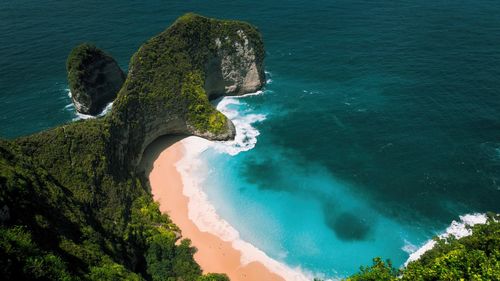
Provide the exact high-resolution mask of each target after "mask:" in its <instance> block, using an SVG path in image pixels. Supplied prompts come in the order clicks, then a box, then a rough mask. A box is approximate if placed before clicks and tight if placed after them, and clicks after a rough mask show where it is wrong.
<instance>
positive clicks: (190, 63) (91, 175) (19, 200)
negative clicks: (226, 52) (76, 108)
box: [0, 15, 260, 281]
mask: <svg viewBox="0 0 500 281" xmlns="http://www.w3.org/2000/svg"><path fill="white" fill-rule="evenodd" d="M219 25H224V29H220V28H218V27H219ZM241 28H244V29H251V30H253V28H252V27H251V26H250V25H248V24H244V23H239V22H238V23H235V26H233V25H232V24H231V22H223V21H217V20H211V19H208V18H204V17H201V16H196V15H188V16H186V17H183V18H181V19H179V20H178V21H177V22H176V23H174V25H173V26H171V27H170V28H169V29H167V30H166V31H165V32H163V33H161V34H160V35H158V36H156V37H154V38H152V39H151V40H149V41H148V42H146V43H145V44H144V45H143V46H142V47H141V48H140V50H139V51H138V52H137V53H136V54H135V55H134V57H133V58H132V60H131V63H130V64H131V67H130V74H129V76H128V78H127V80H126V82H125V84H124V86H123V87H122V89H121V91H120V93H119V95H118V97H117V100H116V102H115V106H114V108H113V111H112V113H111V114H110V115H109V116H107V117H104V118H101V119H93V120H85V121H78V122H73V123H70V124H67V125H63V126H60V127H57V128H54V129H51V130H48V131H44V132H41V133H38V134H35V135H32V136H27V137H23V138H19V139H16V140H13V141H0V275H1V276H2V278H3V280H155V281H156V280H172V281H173V280H179V281H181V280H183V281H197V280H204V281H207V280H211V281H224V280H228V278H227V276H225V275H224V274H208V275H202V272H201V269H200V267H199V266H198V265H197V264H196V263H195V261H194V259H193V254H194V253H195V251H196V249H194V248H193V247H192V246H191V244H190V242H189V240H182V241H178V240H179V230H178V229H177V228H176V226H175V225H174V224H172V222H171V221H170V220H169V218H168V217H167V216H166V215H163V214H161V213H160V211H159V209H158V205H157V204H155V203H154V202H153V201H152V198H151V195H150V194H149V190H148V181H147V178H146V176H145V175H144V174H143V172H142V169H141V167H139V166H138V165H137V164H138V163H137V162H134V161H133V160H134V159H137V158H140V154H141V153H142V149H143V148H142V146H143V145H144V139H145V138H146V135H145V133H146V132H145V130H146V129H145V127H146V126H148V125H149V123H148V122H154V120H156V119H160V120H169V118H170V119H172V118H181V119H184V120H186V121H187V122H188V123H189V124H190V125H191V126H192V127H194V128H195V129H196V130H200V131H207V132H212V133H219V132H223V131H224V130H225V129H226V127H225V125H226V121H227V119H226V118H225V117H224V116H223V115H222V114H221V113H219V112H218V111H217V110H215V109H214V108H213V106H212V105H211V104H210V103H209V101H208V97H207V95H206V93H205V92H204V90H203V83H204V82H203V81H204V69H203V66H204V64H205V60H206V59H208V56H209V52H211V51H213V49H210V48H209V47H207V46H209V45H210V44H212V43H210V42H211V41H213V40H211V38H210V36H214V33H215V32H219V33H218V34H219V35H220V36H222V35H223V34H224V33H223V32H233V31H235V30H236V29H241ZM216 29H217V31H216ZM259 38H260V37H259ZM95 51H96V49H95V47H93V46H91V45H88V44H84V45H81V46H79V47H77V48H76V49H75V50H74V51H73V52H72V53H71V54H70V56H69V58H68V63H67V64H68V70H69V72H70V74H69V80H70V84H71V83H73V82H74V81H75V80H74V79H76V78H75V77H76V75H81V74H82V73H80V72H79V71H81V69H80V68H79V63H85V61H86V59H87V56H88V55H89V54H91V53H92V52H95ZM75 87H78V85H76V86H75ZM162 118H163V119H162Z"/></svg>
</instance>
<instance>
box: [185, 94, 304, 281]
mask: <svg viewBox="0 0 500 281" xmlns="http://www.w3.org/2000/svg"><path fill="white" fill-rule="evenodd" d="M261 93H262V92H260V91H259V92H257V93H252V94H249V95H245V96H250V95H258V94H261ZM241 97H244V96H240V97H225V98H222V99H220V100H219V101H217V109H218V110H220V111H221V112H222V113H224V114H225V115H226V116H227V117H228V118H230V119H231V120H232V121H233V123H234V125H235V127H236V137H235V139H234V140H233V141H227V142H210V141H207V140H205V139H202V138H198V137H188V138H185V139H183V140H182V144H183V146H184V148H185V153H184V156H183V158H182V159H181V160H179V161H178V162H177V163H176V168H177V170H178V171H179V173H180V175H181V178H182V183H183V186H184V187H183V194H184V195H185V196H186V197H188V199H189V200H188V201H189V203H188V210H189V213H188V216H189V219H190V220H191V221H193V222H194V223H195V225H196V226H197V227H198V228H199V229H200V231H203V232H209V233H212V234H214V235H216V236H218V237H219V238H220V239H222V240H223V241H226V242H231V243H232V246H233V248H235V249H237V250H239V251H240V252H241V263H242V264H243V265H246V264H249V263H251V262H259V263H262V264H264V265H265V266H266V267H267V268H268V269H269V270H270V271H271V272H273V273H275V274H278V275H280V276H282V277H283V278H284V279H285V280H290V281H306V280H311V279H312V278H309V277H306V274H304V273H303V272H302V270H301V269H300V268H296V269H292V268H290V267H289V266H287V265H285V264H283V263H280V262H278V261H276V260H274V259H272V258H271V257H269V256H268V255H267V254H266V253H264V252H263V251H261V250H260V249H258V248H257V247H255V246H254V245H252V244H250V243H248V242H246V241H243V240H242V239H241V238H240V234H239V232H238V231H237V230H236V229H235V228H234V227H233V226H231V225H230V224H229V223H228V222H227V221H226V220H224V219H222V218H221V217H220V216H219V215H218V214H217V211H216V209H215V207H214V206H213V205H212V204H211V203H210V202H209V200H208V198H207V195H206V193H205V192H204V191H203V188H202V183H203V177H197V176H194V175H196V174H204V173H205V172H206V169H207V167H206V165H204V164H205V163H204V161H203V160H202V159H201V157H200V156H201V155H202V153H203V152H204V151H206V150H207V149H214V150H215V151H217V152H219V153H225V154H229V155H231V156H234V155H237V154H238V153H240V152H243V151H248V150H250V149H252V148H254V147H255V145H256V143H257V136H258V135H259V131H258V130H257V129H256V128H255V127H253V126H252V124H254V123H256V122H262V121H264V120H265V115H263V114H254V113H249V114H243V112H240V111H239V110H238V109H237V108H236V107H238V106H239V105H241V102H240V101H239V99H240V98H241Z"/></svg>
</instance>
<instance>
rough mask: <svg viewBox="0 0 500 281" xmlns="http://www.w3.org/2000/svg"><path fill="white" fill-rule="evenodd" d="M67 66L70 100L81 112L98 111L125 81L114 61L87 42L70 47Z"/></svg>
mask: <svg viewBox="0 0 500 281" xmlns="http://www.w3.org/2000/svg"><path fill="white" fill-rule="evenodd" d="M66 68H67V70H68V81H69V87H70V90H71V98H72V100H73V104H74V105H75V108H76V110H77V111H78V112H80V113H83V114H90V115H97V114H99V113H100V112H101V111H102V110H103V109H104V107H105V106H106V105H107V104H108V103H109V102H112V101H113V100H114V99H115V98H116V94H117V93H118V91H119V90H120V88H121V87H122V85H123V82H124V81H125V74H124V73H123V71H122V70H121V69H120V67H119V66H118V64H117V63H116V61H115V60H114V59H113V58H112V57H110V56H109V55H107V54H106V53H104V52H103V51H101V50H99V49H98V48H96V47H95V46H92V45H89V44H82V45H79V46H77V47H75V48H74V49H73V50H72V51H71V53H70V55H69V57H68V60H67V65H66Z"/></svg>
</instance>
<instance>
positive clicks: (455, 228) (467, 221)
mask: <svg viewBox="0 0 500 281" xmlns="http://www.w3.org/2000/svg"><path fill="white" fill-rule="evenodd" d="M486 221H487V216H486V214H481V213H474V214H467V215H463V216H460V221H455V220H454V221H452V222H451V224H450V226H449V227H448V228H446V231H445V232H444V233H442V234H440V235H438V237H439V238H441V239H445V238H448V237H450V236H455V238H457V239H460V238H462V237H466V236H469V235H471V234H472V230H471V229H470V227H471V226H474V225H476V224H484V223H486ZM435 245H436V241H434V240H433V239H431V240H428V241H427V242H426V243H425V244H424V245H423V246H422V247H420V248H418V249H417V250H416V251H414V252H413V253H411V254H410V257H409V258H408V260H406V262H405V263H404V266H407V265H408V264H409V263H410V262H412V261H416V260H418V259H419V258H420V257H421V256H422V255H423V254H424V253H425V252H427V251H429V250H431V249H432V248H434V246H435Z"/></svg>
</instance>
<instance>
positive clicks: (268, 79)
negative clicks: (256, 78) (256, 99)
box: [265, 71, 273, 85]
mask: <svg viewBox="0 0 500 281" xmlns="http://www.w3.org/2000/svg"><path fill="white" fill-rule="evenodd" d="M265 73H266V84H268V85H269V84H271V83H273V74H272V73H271V72H269V71H266V72H265Z"/></svg>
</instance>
